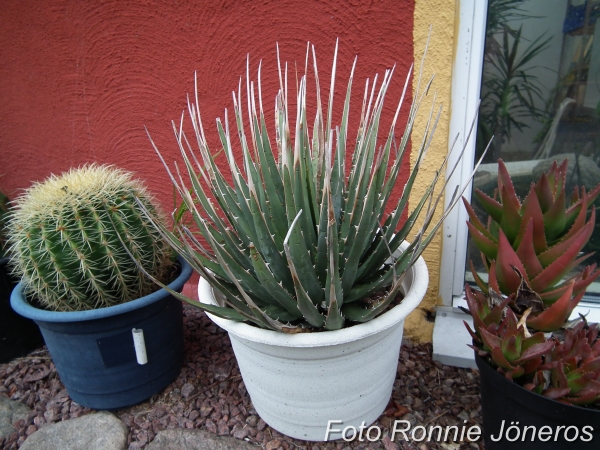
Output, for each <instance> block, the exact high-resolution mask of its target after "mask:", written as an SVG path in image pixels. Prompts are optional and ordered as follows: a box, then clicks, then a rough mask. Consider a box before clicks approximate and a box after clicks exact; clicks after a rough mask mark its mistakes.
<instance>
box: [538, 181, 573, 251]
mask: <svg viewBox="0 0 600 450" xmlns="http://www.w3.org/2000/svg"><path fill="white" fill-rule="evenodd" d="M542 211H543V209H542ZM566 221H567V216H566V214H565V191H564V189H563V190H561V191H560V193H559V194H558V195H557V196H556V198H555V200H554V203H553V204H552V206H551V207H550V209H548V211H546V213H545V214H544V231H545V233H546V240H547V241H548V242H549V243H550V242H553V241H554V240H555V239H556V238H558V237H560V233H561V232H562V231H563V230H564V228H565V224H566Z"/></svg>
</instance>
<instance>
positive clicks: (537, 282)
mask: <svg viewBox="0 0 600 450" xmlns="http://www.w3.org/2000/svg"><path fill="white" fill-rule="evenodd" d="M594 220H595V213H594V211H592V216H591V218H590V220H589V221H588V223H587V224H586V225H585V226H584V227H583V228H582V229H581V230H580V231H579V233H578V235H577V238H576V239H575V240H574V241H573V244H572V245H571V246H570V247H569V248H568V249H566V251H565V252H564V253H563V254H562V255H560V256H559V257H558V258H557V259H556V260H554V261H553V262H552V263H551V264H550V265H548V266H547V267H546V268H545V269H544V270H543V271H542V272H541V273H540V274H539V275H538V276H536V277H535V278H534V279H532V280H531V288H532V289H533V290H534V291H536V292H543V291H545V290H547V289H549V288H551V287H552V286H554V285H555V284H556V283H558V282H559V281H560V280H561V279H562V277H563V276H564V275H565V274H566V273H567V272H568V271H569V270H570V268H571V267H570V264H569V263H570V262H572V261H573V260H575V259H576V258H577V255H578V254H579V252H580V251H581V249H582V248H583V246H584V245H585V244H586V243H587V241H588V240H589V239H590V236H591V234H592V232H593V230H594V227H593V224H594Z"/></svg>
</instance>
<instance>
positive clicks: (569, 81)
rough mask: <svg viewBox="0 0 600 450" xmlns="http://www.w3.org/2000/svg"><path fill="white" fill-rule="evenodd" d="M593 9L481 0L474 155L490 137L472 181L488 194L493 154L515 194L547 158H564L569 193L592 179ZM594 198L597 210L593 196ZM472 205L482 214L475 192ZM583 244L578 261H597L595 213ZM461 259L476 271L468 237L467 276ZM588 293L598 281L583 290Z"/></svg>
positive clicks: (598, 100)
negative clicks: (483, 21) (483, 14)
mask: <svg viewBox="0 0 600 450" xmlns="http://www.w3.org/2000/svg"><path fill="white" fill-rule="evenodd" d="M598 16H600V1H598V0H597V1H592V0H588V1H585V0H521V1H519V0H489V3H488V16H487V31H486V43H485V56H484V65H483V79H482V86H481V106H480V112H479V123H478V130H477V143H476V149H477V150H476V156H477V158H479V156H480V155H481V154H482V152H483V150H484V148H485V146H486V145H487V143H488V141H489V140H490V138H491V137H492V136H494V139H493V141H492V144H491V147H490V149H489V150H488V153H487V155H486V158H485V160H484V164H482V165H481V166H480V169H479V170H478V172H477V174H476V176H475V179H474V183H473V185H474V188H478V189H480V190H482V191H483V192H485V193H487V194H488V195H490V196H493V195H494V190H495V189H496V187H497V173H498V170H497V167H498V164H497V160H498V158H502V159H503V161H504V162H505V163H506V165H507V168H508V170H509V172H510V174H511V177H512V179H513V181H514V184H515V188H516V191H517V194H518V195H519V196H520V198H521V199H524V198H525V196H526V194H527V192H528V191H529V187H530V185H531V183H532V182H534V181H536V180H537V179H538V178H539V176H540V175H541V173H542V172H544V171H547V170H548V169H549V168H550V165H551V164H552V162H553V161H554V160H557V161H558V162H559V163H560V162H562V161H563V160H564V159H565V158H567V159H568V160H569V169H568V174H567V193H568V194H569V197H570V194H571V192H572V191H573V187H574V186H575V185H579V186H585V188H586V190H588V191H589V190H591V189H592V188H593V187H595V186H596V185H597V184H598V183H599V182H600V168H599V164H600V20H598V21H597V18H598ZM595 205H596V209H597V210H598V208H599V207H600V200H598V199H597V200H596V202H595ZM473 206H474V208H475V210H476V212H477V213H478V215H479V217H480V218H481V219H482V220H483V219H484V218H486V217H487V215H486V214H485V213H484V211H483V208H481V206H480V205H479V204H478V202H477V200H476V199H475V197H473ZM598 212H600V211H598ZM584 251H585V252H594V251H595V252H596V254H595V255H594V256H593V257H592V258H590V259H588V260H587V261H586V262H585V264H591V263H600V220H597V221H596V228H595V231H594V234H593V235H592V238H591V240H590V242H589V244H588V245H587V247H586V248H585V249H584ZM469 260H472V261H473V263H474V265H475V268H476V270H477V271H478V272H484V268H483V263H482V262H481V257H480V255H479V252H478V250H477V248H476V247H475V245H473V244H472V242H470V241H469V245H468V253H467V270H466V278H467V281H472V279H473V278H472V276H471V274H470V270H469V266H468V264H469ZM594 293H597V294H600V283H594V285H592V286H591V287H590V288H589V289H588V294H594ZM586 300H590V299H587V298H586ZM591 301H594V299H591Z"/></svg>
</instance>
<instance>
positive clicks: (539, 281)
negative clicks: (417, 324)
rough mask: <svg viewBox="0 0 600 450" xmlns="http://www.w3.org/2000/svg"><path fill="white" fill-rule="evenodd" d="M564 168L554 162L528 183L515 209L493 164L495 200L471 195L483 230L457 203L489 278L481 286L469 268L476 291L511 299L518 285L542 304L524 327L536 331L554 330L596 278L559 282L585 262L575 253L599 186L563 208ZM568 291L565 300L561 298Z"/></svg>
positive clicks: (587, 231) (502, 173) (591, 271)
mask: <svg viewBox="0 0 600 450" xmlns="http://www.w3.org/2000/svg"><path fill="white" fill-rule="evenodd" d="M567 162H568V161H567V160H565V161H564V162H563V163H562V164H561V165H560V166H559V165H558V164H557V163H556V162H554V164H553V165H552V167H551V168H550V170H549V171H548V172H547V173H543V174H542V175H541V177H540V179H539V180H538V182H537V183H535V184H533V183H532V185H531V188H530V190H529V193H528V195H527V197H526V198H525V200H524V201H523V202H522V203H521V201H520V200H519V198H518V197H517V195H516V193H515V189H514V187H513V183H512V180H511V179H510V176H509V174H508V171H507V170H506V166H505V165H504V163H503V161H502V160H499V161H498V190H497V191H496V192H497V197H498V199H495V198H491V197H489V196H487V195H486V194H484V193H483V192H481V191H480V190H478V189H476V190H475V195H476V197H477V199H478V200H479V202H480V203H481V205H482V206H483V208H484V209H485V211H486V212H487V213H488V214H489V217H488V221H487V226H484V224H483V223H482V222H481V221H480V220H479V218H478V217H477V215H476V214H475V211H474V209H473V208H472V207H471V205H469V203H468V202H467V201H466V200H465V199H464V198H463V201H464V204H465V207H466V208H467V211H468V214H469V218H470V222H467V226H468V227H469V231H470V233H471V237H472V239H473V242H474V243H475V245H476V246H477V248H478V249H479V250H480V251H481V253H482V255H483V259H484V263H485V265H486V267H487V268H488V274H489V278H488V282H487V283H486V282H485V281H483V279H482V278H481V277H480V276H479V275H478V274H477V272H476V271H475V269H474V267H473V264H472V262H471V272H472V273H473V277H474V279H475V281H476V283H477V285H478V286H479V287H480V288H481V289H482V291H483V292H485V293H488V292H489V289H490V288H492V289H493V290H494V291H495V292H496V293H502V294H504V295H506V296H511V295H512V296H514V295H515V294H516V292H517V290H518V289H519V287H520V286H521V285H522V283H523V282H524V283H525V285H526V286H527V287H528V288H529V289H530V290H531V291H533V292H535V293H536V294H537V295H539V299H541V301H542V302H543V305H542V307H541V308H540V309H538V310H537V311H533V313H532V314H531V315H530V316H529V317H528V319H527V324H528V326H529V327H532V328H534V329H537V330H541V331H551V330H553V329H557V328H560V327H561V326H562V324H563V323H564V322H565V320H566V319H567V318H568V317H569V315H570V314H571V312H572V311H573V308H574V307H575V306H576V305H577V303H579V301H580V300H581V298H582V297H583V295H584V293H585V290H586V289H587V287H588V286H589V285H590V283H591V282H592V281H594V280H595V279H596V278H597V277H598V275H600V269H596V265H595V264H594V265H589V266H587V267H585V268H584V269H583V270H582V271H581V272H579V273H577V274H575V275H573V276H570V277H569V278H568V279H565V277H566V276H568V275H569V273H570V272H571V271H572V270H573V269H575V268H576V267H577V266H578V265H579V264H581V263H582V262H583V261H585V260H586V259H587V258H588V257H589V256H590V254H588V255H584V256H581V255H580V252H581V250H582V249H583V247H584V246H585V244H586V243H587V242H588V240H589V239H590V236H591V234H592V232H593V230H594V223H595V217H596V214H595V210H594V207H593V206H592V203H593V201H594V200H595V198H596V197H597V196H598V194H599V193H600V185H598V186H596V187H595V188H594V189H593V190H592V191H590V192H589V193H587V192H586V190H585V188H581V189H579V188H578V187H575V189H574V191H573V194H572V196H571V203H572V204H571V206H569V207H567V199H566V192H565V183H566V179H565V177H566V173H567ZM590 207H591V214H590V216H589V218H588V216H587V214H588V210H589V209H590ZM568 291H569V292H571V296H566V295H565V294H566V293H567V292H568ZM566 297H569V298H566ZM542 315H543V317H542Z"/></svg>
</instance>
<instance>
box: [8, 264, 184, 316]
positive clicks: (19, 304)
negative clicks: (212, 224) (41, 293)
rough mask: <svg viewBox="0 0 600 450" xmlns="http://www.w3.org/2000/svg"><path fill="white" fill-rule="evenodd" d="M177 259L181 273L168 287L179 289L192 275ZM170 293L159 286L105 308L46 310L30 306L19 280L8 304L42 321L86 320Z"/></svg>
mask: <svg viewBox="0 0 600 450" xmlns="http://www.w3.org/2000/svg"><path fill="white" fill-rule="evenodd" d="M177 261H179V263H180V264H181V273H180V274H179V276H178V277H177V278H175V280H173V281H172V282H171V283H170V284H169V285H168V286H169V288H170V289H173V290H175V291H179V290H180V289H182V288H183V285H184V284H185V283H186V281H187V280H188V279H189V278H190V277H191V276H192V267H191V266H190V265H189V264H188V263H187V261H186V260H185V259H183V258H182V257H181V256H177ZM168 295H170V294H169V293H168V292H167V291H166V290H165V289H163V288H161V289H159V290H157V291H154V292H152V293H151V294H148V295H146V296H144V297H141V298H138V299H135V300H131V301H129V302H127V303H122V304H120V305H114V306H108V307H106V308H98V309H90V310H86V311H47V310H45V309H39V308H36V307H34V306H32V305H31V304H30V303H29V302H28V301H27V300H26V299H25V297H24V296H23V285H22V283H21V282H19V283H18V284H17V285H16V286H15V288H14V290H13V292H12V294H11V296H10V306H12V308H13V309H14V310H15V312H17V313H18V314H20V315H22V316H23V317H27V318H28V319H32V320H36V321H42V322H83V321H88V320H96V319H104V318H106V317H111V316H116V315H118V314H124V313H127V312H130V311H134V310H136V309H139V308H143V307H144V306H147V305H149V304H151V303H154V302H156V301H158V300H161V299H163V298H165V297H167V296H168Z"/></svg>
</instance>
